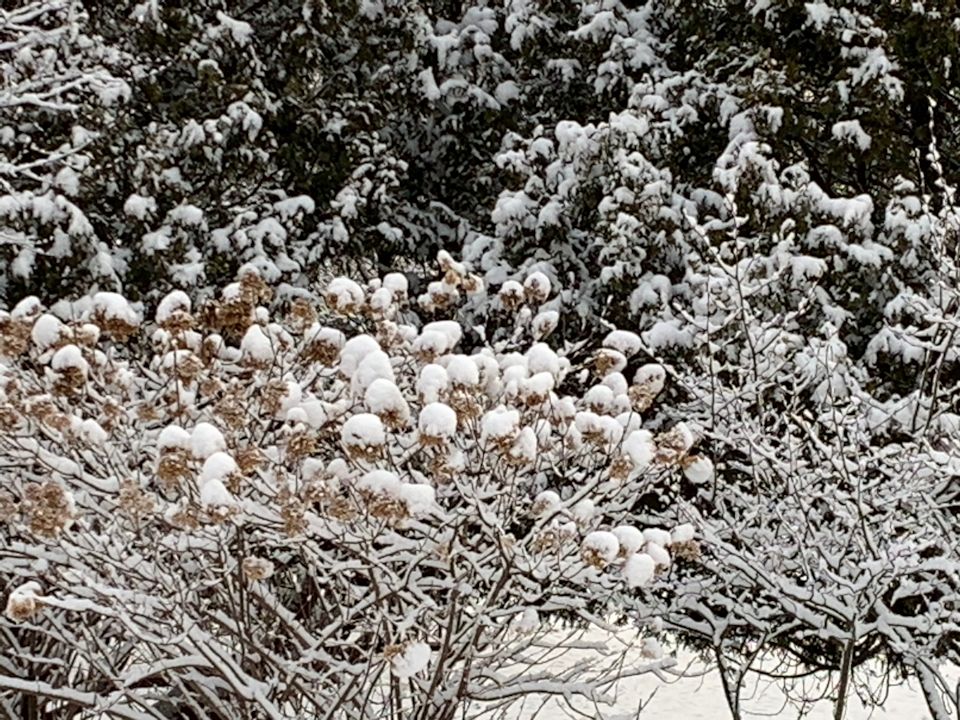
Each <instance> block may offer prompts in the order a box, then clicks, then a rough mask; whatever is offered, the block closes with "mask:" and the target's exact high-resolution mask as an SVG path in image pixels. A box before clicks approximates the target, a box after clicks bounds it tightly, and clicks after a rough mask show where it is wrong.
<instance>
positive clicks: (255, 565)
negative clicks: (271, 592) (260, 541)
mask: <svg viewBox="0 0 960 720" xmlns="http://www.w3.org/2000/svg"><path fill="white" fill-rule="evenodd" d="M241 567H242V568H243V575H244V577H245V578H246V579H247V580H249V581H251V582H259V581H262V580H269V579H270V577H271V576H273V571H274V566H273V563H272V562H270V561H269V560H267V559H266V558H261V557H252V556H251V557H245V558H244V559H243V563H242V565H241Z"/></svg>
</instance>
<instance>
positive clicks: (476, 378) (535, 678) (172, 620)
mask: <svg viewBox="0 0 960 720" xmlns="http://www.w3.org/2000/svg"><path fill="white" fill-rule="evenodd" d="M440 265H441V270H442V272H443V277H442V279H440V280H438V281H437V282H436V283H434V284H431V285H430V286H429V287H428V290H427V293H426V294H425V295H424V296H422V297H420V298H418V299H417V301H416V302H415V303H414V302H411V301H410V300H409V299H408V297H407V286H406V279H405V277H404V276H403V275H401V274H390V275H387V276H385V277H384V278H382V279H381V280H375V281H372V282H369V283H367V284H360V283H357V282H355V281H353V280H350V279H348V278H342V277H341V278H336V279H334V280H332V281H331V282H330V283H329V285H328V286H327V288H326V290H325V292H324V293H323V297H324V299H325V303H324V305H323V306H320V307H317V306H314V305H312V304H311V303H309V302H307V301H306V300H295V301H293V302H291V303H289V304H287V305H286V306H285V307H284V308H282V310H281V311H280V313H279V314H276V315H275V314H274V313H273V312H272V311H271V310H270V309H269V303H270V300H271V294H272V291H271V288H270V287H269V286H268V285H267V284H266V283H265V282H264V281H263V279H262V278H261V277H260V276H259V275H258V274H257V273H256V272H255V271H254V270H253V269H251V268H244V269H243V270H241V272H240V275H239V279H238V280H237V281H236V282H235V283H233V284H230V285H228V286H226V287H224V288H223V289H222V290H221V291H220V293H219V296H218V297H217V299H216V300H214V301H210V302H206V303H203V304H199V305H197V306H194V303H193V302H192V300H191V298H190V297H188V296H187V295H186V294H184V293H182V292H173V293H171V294H169V295H167V296H166V297H165V298H164V299H163V300H162V302H160V303H159V305H158V307H157V309H156V313H155V317H154V318H153V322H142V321H141V318H140V314H139V313H140V311H141V309H140V308H139V307H135V306H133V305H131V304H130V303H128V302H127V300H125V299H124V298H123V297H121V296H119V295H115V294H111V293H97V294H95V295H93V296H92V297H90V298H85V299H83V300H82V301H78V302H74V303H60V304H58V305H57V306H55V307H53V308H50V309H45V308H43V307H42V306H41V304H40V303H39V302H38V301H37V300H36V299H33V298H28V299H26V300H24V301H22V302H21V303H19V304H18V305H17V306H16V307H15V308H14V309H13V310H12V311H11V312H10V313H5V314H3V315H2V316H0V338H2V340H0V342H2V345H0V348H2V352H3V354H4V355H5V356H7V361H6V362H5V364H4V365H0V415H2V422H3V426H4V432H3V434H2V436H0V473H2V482H0V488H3V490H2V493H3V494H2V497H0V520H2V524H0V533H2V536H3V542H2V543H0V547H2V549H0V578H2V581H3V584H4V586H5V591H6V598H7V600H6V613H5V617H3V618H2V620H0V633H2V636H3V638H4V640H5V642H6V643H7V645H8V647H9V648H11V651H10V652H8V653H7V655H6V657H5V663H4V667H3V669H2V672H0V690H2V691H13V692H15V693H17V695H16V696H18V697H21V698H25V697H28V696H30V697H33V698H35V699H36V702H38V703H39V706H41V707H42V708H43V710H44V711H45V712H50V713H56V715H57V717H63V718H68V717H75V718H88V717H95V716H98V715H97V713H105V714H106V715H105V716H109V717H125V718H156V717H196V718H247V717H250V718H252V717H268V718H294V717H296V718H303V717H317V718H320V717H357V718H359V717H371V716H376V715H380V714H382V713H383V712H387V711H389V712H390V713H392V716H393V717H410V718H423V719H426V718H431V719H433V718H453V717H454V714H455V713H456V715H457V716H458V717H460V716H464V717H473V716H482V715H485V714H494V713H497V712H500V711H502V710H503V708H504V707H506V706H508V705H510V704H512V703H513V702H516V701H517V700H518V699H519V698H522V697H523V696H525V695H528V694H531V693H552V692H554V690H555V689H556V688H557V687H561V686H562V687H563V688H564V693H565V696H566V698H567V700H568V701H571V702H572V698H574V697H579V698H581V700H583V699H586V700H587V701H589V702H592V703H604V702H612V700H613V695H612V694H611V692H610V691H611V689H612V687H613V683H614V681H616V680H617V679H618V678H621V679H622V678H623V677H624V676H630V675H634V674H639V673H643V672H648V671H650V670H651V669H654V668H657V667H662V666H664V665H666V664H669V662H670V661H669V660H667V659H662V658H660V657H659V653H658V652H657V651H656V642H655V641H654V640H653V637H652V635H651V632H652V630H651V627H650V626H649V625H648V624H645V620H646V619H647V618H646V617H645V615H644V607H645V602H644V593H645V592H648V591H649V589H650V588H652V587H655V586H659V587H664V588H665V587H668V585H669V571H670V568H671V565H672V564H673V563H680V562H696V561H697V560H698V555H699V549H698V546H697V543H696V540H695V539H694V532H693V528H692V526H690V525H682V524H681V525H679V526H678V527H675V528H668V529H662V528H643V527H638V524H639V521H638V517H639V516H638V514H637V513H638V512H639V510H638V507H637V498H638V497H640V496H641V495H643V494H644V493H645V492H647V491H649V490H650V489H651V488H653V487H656V485H657V483H659V482H662V481H663V479H664V478H666V477H668V476H669V475H671V474H673V473H677V472H679V471H680V469H681V468H683V471H684V472H686V473H687V474H688V476H690V477H694V478H699V479H701V480H702V479H704V477H706V476H709V474H710V473H711V472H712V466H711V465H710V462H709V460H707V459H706V458H703V457H696V456H694V455H691V453H690V450H691V447H692V446H693V444H694V441H695V435H694V433H693V432H692V431H691V429H690V428H688V427H687V426H686V425H684V424H682V423H681V424H678V425H676V426H674V427H673V428H671V429H669V430H667V431H665V432H661V433H660V434H658V435H654V434H653V433H651V432H650V430H648V429H645V428H644V427H643V425H644V414H645V413H646V412H647V411H648V409H649V408H650V406H651V405H652V403H653V402H654V400H655V398H656V397H657V395H658V394H659V392H660V391H661V390H662V388H663V385H664V382H665V372H664V369H663V368H662V367H661V366H659V365H651V364H646V365H643V364H639V365H638V366H637V367H636V368H633V373H632V374H633V376H634V379H633V381H632V382H628V381H627V379H626V378H627V375H625V374H624V373H628V374H630V370H628V368H629V367H630V366H631V364H636V357H637V353H638V351H639V348H640V344H639V340H638V338H637V337H636V336H635V335H633V334H632V333H628V332H622V331H614V332H611V333H610V334H609V335H608V336H607V338H606V340H605V342H604V344H603V347H601V348H599V349H597V350H596V351H595V352H593V353H587V354H584V353H582V352H579V349H577V348H566V349H564V350H561V351H558V350H555V349H553V348H551V347H550V346H549V345H548V344H547V343H546V342H545V340H546V339H547V338H548V336H549V334H550V331H551V330H552V328H553V327H554V326H555V325H556V313H551V312H550V311H542V312H538V310H539V309H540V305H541V304H542V303H543V302H544V301H546V300H547V298H548V297H549V296H550V295H551V293H552V292H553V289H552V288H551V286H550V282H549V281H548V280H547V279H546V278H545V277H544V276H542V275H539V274H536V273H535V274H533V275H531V276H530V277H529V278H528V279H527V281H526V283H525V284H524V285H520V284H519V283H518V284H517V285H518V287H516V288H514V287H512V286H511V285H507V286H506V287H505V290H504V292H506V293H508V295H507V296H502V297H501V301H503V304H504V307H505V308H508V310H509V312H511V313H513V315H514V316H515V328H514V331H513V333H512V336H511V337H510V338H509V339H507V340H504V341H502V342H499V343H497V344H489V343H484V344H481V345H480V346H479V347H476V348H474V349H473V350H472V353H471V354H466V353H465V352H461V351H460V350H462V349H463V347H464V346H465V344H466V339H465V338H464V336H463V329H462V327H461V325H460V323H459V322H458V321H457V320H456V319H455V318H456V315H457V307H458V304H459V302H460V300H461V294H466V293H470V292H478V291H480V290H481V284H480V283H479V281H478V280H477V279H476V278H475V277H473V276H472V275H470V273H469V272H467V269H466V268H465V267H464V266H463V265H461V264H460V263H458V262H456V261H454V260H453V259H452V258H450V257H449V256H447V255H446V254H441V257H440ZM417 308H419V309H417ZM418 313H431V314H432V315H433V318H434V319H432V320H431V321H430V322H426V323H419V321H418V320H417V316H418ZM444 313H445V314H444ZM415 323H416V324H415ZM568 351H569V352H568ZM578 357H580V358H581V359H577V358H578ZM615 618H619V619H620V620H624V619H625V620H627V621H629V622H632V623H633V625H634V626H635V629H636V631H637V632H642V633H644V634H645V635H646V637H647V645H646V646H645V647H646V649H647V655H648V656H650V657H648V659H647V660H646V661H644V662H642V663H640V664H638V665H631V666H629V667H628V668H625V667H624V666H623V664H622V660H623V657H624V653H625V652H626V651H627V650H628V649H629V647H630V642H629V641H627V640H624V637H625V636H624V635H622V634H621V636H620V638H619V640H618V641H617V645H616V646H613V645H610V644H608V645H606V646H603V647H597V648H595V649H594V650H593V651H591V652H590V653H588V655H587V657H586V658H585V659H584V661H583V662H582V663H579V664H578V665H577V667H575V668H568V669H562V668H563V666H562V665H556V664H552V660H555V659H557V658H560V657H562V656H563V655H564V654H565V653H566V652H568V651H569V650H570V649H571V648H574V647H581V646H582V642H581V641H580V638H581V636H582V634H583V633H584V632H586V631H588V630H590V629H597V628H600V629H603V628H608V627H610V623H611V622H612V620H613V619H615ZM558 623H560V624H558ZM561 625H562V626H563V627H566V628H567V629H566V630H563V631H561V630H560V629H559V628H561ZM548 632H549V633H550V637H549V640H547V639H546V634H547V633H548ZM3 702H6V703H7V708H8V709H11V711H12V709H13V707H14V706H13V705H11V704H10V702H11V701H7V700H5V701H3ZM12 702H13V703H14V704H15V703H16V700H14V701H12Z"/></svg>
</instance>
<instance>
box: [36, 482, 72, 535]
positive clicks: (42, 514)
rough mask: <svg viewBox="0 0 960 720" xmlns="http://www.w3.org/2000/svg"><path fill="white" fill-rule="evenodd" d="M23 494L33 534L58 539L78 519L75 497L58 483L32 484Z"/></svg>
mask: <svg viewBox="0 0 960 720" xmlns="http://www.w3.org/2000/svg"><path fill="white" fill-rule="evenodd" d="M23 494H24V501H23V513H24V516H25V517H26V520H27V523H28V524H29V526H30V530H31V532H33V533H35V534H37V535H40V536H41V537H47V538H53V537H56V536H57V535H59V534H60V533H61V532H63V531H64V530H65V529H66V528H67V526H69V525H70V523H72V522H73V520H74V518H75V517H76V508H75V506H74V503H73V496H71V495H70V493H68V492H67V491H66V490H65V489H64V488H63V486H61V485H60V483H58V482H55V481H53V480H48V481H47V482H45V483H43V484H37V483H31V484H29V485H27V486H26V488H25V489H24V493H23Z"/></svg>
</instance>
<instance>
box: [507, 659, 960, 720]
mask: <svg viewBox="0 0 960 720" xmlns="http://www.w3.org/2000/svg"><path fill="white" fill-rule="evenodd" d="M637 661H638V662H645V661H643V660H642V659H640V658H639V657H638V658H637ZM677 661H678V664H677V666H676V667H675V670H679V669H681V668H682V669H684V670H685V672H686V673H687V675H688V676H687V677H682V678H679V679H678V678H676V677H673V676H671V677H668V678H666V681H665V680H664V679H661V678H658V677H656V676H655V675H653V674H646V675H641V676H639V677H638V678H636V679H633V680H631V681H629V682H625V683H624V684H623V685H622V687H620V689H619V691H618V697H617V704H616V707H615V709H613V710H606V709H604V710H603V711H602V714H597V711H596V710H594V709H592V708H590V707H589V706H587V705H586V704H583V705H580V704H578V708H581V709H582V710H583V711H584V712H586V713H587V717H590V716H593V717H596V718H598V720H614V718H616V720H626V718H629V717H633V716H632V715H631V714H630V713H631V712H632V713H636V711H637V709H638V706H639V705H640V704H643V705H644V709H643V711H642V712H641V713H640V716H639V720H727V719H728V718H730V717H731V714H730V711H729V710H728V708H727V704H726V701H725V700H724V696H723V689H722V687H721V684H720V678H719V676H718V674H717V673H716V672H715V671H713V670H711V669H710V668H708V667H706V666H704V665H703V664H700V663H698V662H697V660H696V659H695V658H693V657H692V656H690V655H686V654H684V653H680V654H679V655H677ZM951 675H952V676H953V678H952V679H953V681H954V682H956V681H957V679H958V678H960V669H958V671H956V672H954V673H951ZM816 690H817V688H816V687H814V686H813V684H812V683H808V685H807V686H806V692H805V693H804V694H805V695H806V696H808V697H814V696H816V695H817V692H816ZM542 702H543V700H542V699H540V700H537V699H530V700H528V701H527V702H525V704H524V706H523V707H522V708H520V711H519V712H518V713H516V714H515V715H514V716H513V718H514V720H534V718H536V720H561V719H562V718H567V717H570V715H569V714H568V713H566V712H564V711H563V710H562V709H561V708H560V706H559V705H558V704H555V703H553V702H547V703H546V704H545V705H542ZM743 703H744V708H745V713H744V718H748V717H754V718H778V719H782V720H791V719H793V718H800V717H801V715H800V711H799V709H798V707H797V706H796V705H795V704H790V703H789V702H788V701H787V699H786V697H785V696H784V694H783V693H782V692H781V691H780V690H779V689H778V688H777V687H776V686H775V685H772V684H770V683H769V682H766V681H759V682H758V680H757V678H756V677H754V678H753V679H752V680H751V681H749V682H748V684H747V686H746V690H745V691H744V693H743ZM833 712H834V708H833V704H832V703H831V702H830V701H829V700H823V701H820V702H817V703H814V704H812V705H811V706H808V707H807V708H806V710H805V713H804V714H803V715H802V718H803V720H833ZM928 718H930V713H929V711H928V710H927V706H926V703H925V702H924V700H923V697H922V696H921V694H920V692H919V690H918V688H917V686H916V684H915V683H914V684H903V685H899V686H896V687H893V688H891V689H890V693H889V695H888V696H887V699H886V701H885V702H884V703H883V706H882V707H872V708H868V707H864V705H863V704H862V703H861V702H860V700H859V699H858V698H857V697H856V696H853V697H851V698H850V700H849V704H848V709H847V712H846V714H845V716H844V720H927V719H928Z"/></svg>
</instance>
